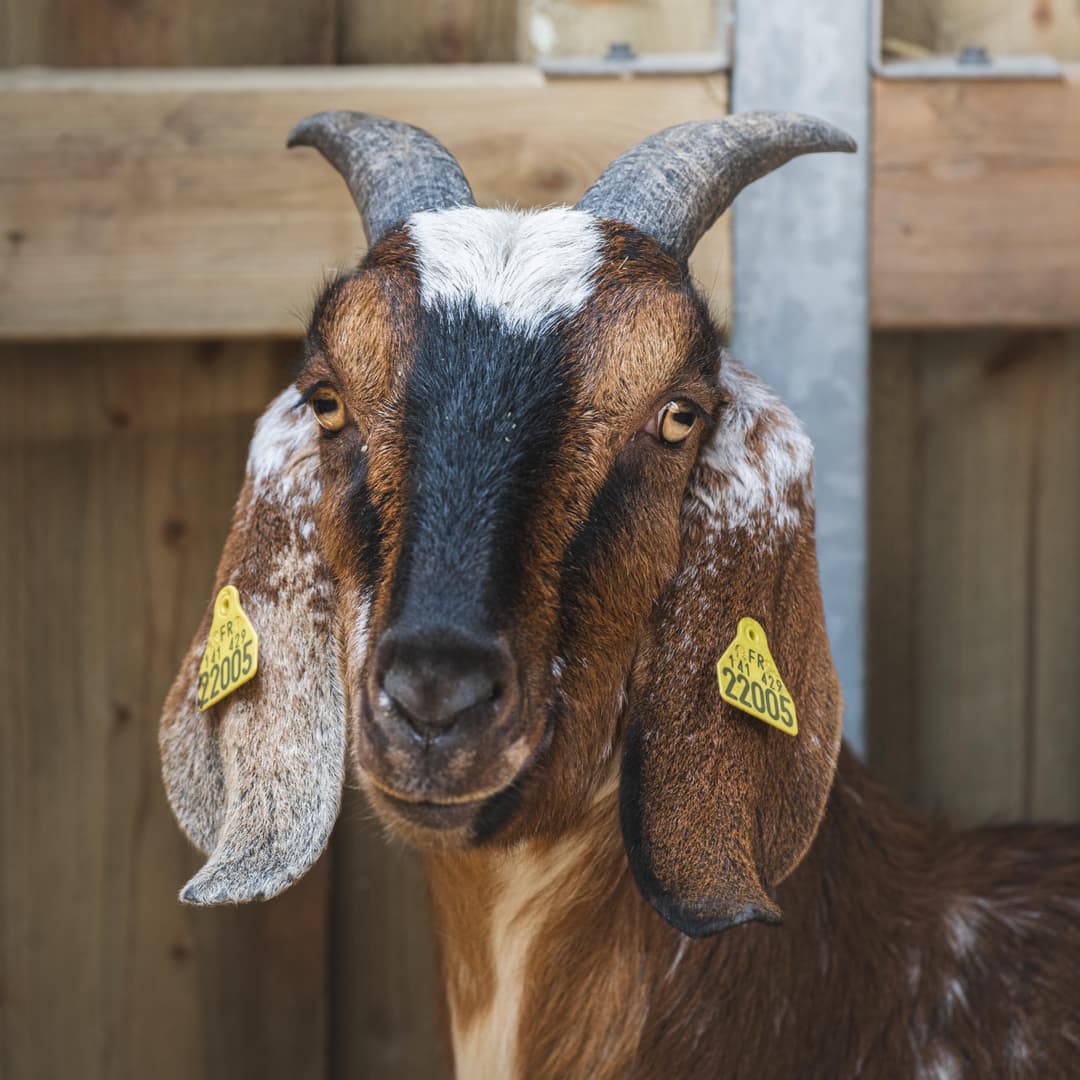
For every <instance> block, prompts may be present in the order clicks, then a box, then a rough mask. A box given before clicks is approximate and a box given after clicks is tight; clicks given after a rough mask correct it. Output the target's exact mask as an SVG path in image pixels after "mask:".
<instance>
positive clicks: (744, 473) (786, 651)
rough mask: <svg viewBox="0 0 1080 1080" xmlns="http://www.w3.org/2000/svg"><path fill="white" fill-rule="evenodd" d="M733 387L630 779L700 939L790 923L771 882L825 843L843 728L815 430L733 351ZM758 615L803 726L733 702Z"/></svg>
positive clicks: (652, 855) (638, 861) (631, 825)
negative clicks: (787, 728)
mask: <svg viewBox="0 0 1080 1080" xmlns="http://www.w3.org/2000/svg"><path fill="white" fill-rule="evenodd" d="M720 386H721V390H722V393H723V397H724V399H725V400H724V401H723V403H722V404H721V407H720V410H719V412H718V416H717V427H716V430H715V432H714V433H713V434H712V436H711V437H710V438H709V439H708V441H707V442H706V443H705V444H704V445H703V447H702V451H701V454H700V456H699V459H698V462H697V464H696V466H695V469H694V472H693V474H692V476H691V480H690V484H689V487H688V490H687V495H686V500H685V503H684V506H683V512H682V523H681V524H682V552H681V559H680V566H679V570H678V572H677V573H676V575H675V577H674V578H673V580H672V582H671V584H670V585H669V587H668V589H667V590H666V594H665V595H664V596H663V597H662V598H661V600H660V601H659V603H658V604H657V606H656V609H655V610H654V612H653V615H652V618H651V622H650V625H649V627H648V629H647V632H646V635H645V638H644V640H643V641H642V644H641V648H640V649H639V653H638V657H637V659H636V661H635V666H634V671H633V675H632V679H631V694H630V716H629V723H628V729H627V736H626V742H625V748H624V759H623V773H622V788H621V816H622V828H623V838H624V840H625V842H626V847H627V853H628V856H629V860H630V865H631V868H632V871H633V874H634V877H635V880H636V881H637V884H638V887H639V888H640V889H641V891H642V893H643V895H644V896H645V898H646V899H647V900H648V901H649V902H650V903H651V904H652V905H653V906H654V907H655V908H656V910H657V911H659V913H660V914H661V915H663V917H664V918H665V919H667V921H668V922H670V923H671V924H672V925H673V926H674V927H676V929H678V930H680V931H682V933H684V934H687V935H689V936H691V937H702V936H705V935H708V934H714V933H717V932H719V931H720V930H723V929H725V928H727V927H729V926H735V925H738V924H739V923H743V922H748V921H750V920H753V919H757V920H760V921H763V922H767V923H778V922H779V921H780V918H781V913H780V909H779V907H778V906H777V904H776V903H775V901H774V900H773V899H772V898H771V896H770V890H771V889H772V887H773V886H775V885H776V884H778V883H779V882H780V881H782V880H783V878H784V877H786V876H787V875H788V874H789V873H791V871H792V870H793V869H794V868H795V867H796V866H797V865H798V863H799V861H800V860H801V859H802V857H803V856H804V855H805V854H806V851H807V849H808V848H809V846H810V844H811V842H812V841H813V839H814V836H815V834H816V832H817V829H818V826H819V824H820V822H821V818H822V815H823V814H824V811H825V803H826V801H827V799H828V795H829V790H830V788H831V785H832V779H833V775H834V772H835V768H836V759H837V755H838V753H839V749H840V735H841V714H842V705H841V699H840V691H839V686H838V683H837V678H836V672H835V669H834V668H833V664H832V659H831V656H830V654H829V644H828V640H827V638H826V634H825V620H824V613H823V610H822V603H821V591H820V587H819V584H818V569H817V556H816V552H815V548H814V509H813V492H812V476H811V472H812V450H811V446H810V443H809V440H808V439H807V437H806V435H805V434H804V433H803V431H802V430H801V428H800V426H799V424H798V421H797V420H796V419H795V417H794V416H793V415H792V414H791V413H790V412H789V411H788V410H787V409H786V408H785V407H784V406H783V405H782V404H781V403H780V402H779V401H778V400H777V399H776V398H775V397H774V396H773V394H772V393H770V392H769V391H768V390H767V389H765V388H764V387H763V386H762V385H761V384H760V383H759V382H758V381H757V380H756V379H755V378H753V376H751V375H749V374H747V373H746V372H745V371H743V370H742V369H741V368H739V367H738V366H737V365H736V364H735V363H734V362H733V361H731V360H730V358H728V357H727V356H724V357H722V359H721V367H720ZM745 617H750V618H752V619H755V620H756V621H757V622H758V623H759V624H760V625H761V627H762V628H763V629H764V631H765V635H766V638H767V644H768V649H769V651H770V652H771V654H772V657H773V659H774V660H775V663H776V668H777V669H778V671H779V674H780V676H781V678H782V680H783V683H784V686H785V687H786V689H787V690H788V692H789V693H790V696H791V699H792V700H793V701H794V706H795V712H796V716H797V723H798V734H797V735H795V736H792V735H789V734H787V733H786V732H784V731H781V730H777V729H776V728H774V727H771V726H769V725H767V724H765V723H763V722H762V721H761V720H758V719H755V718H754V717H753V716H750V715H747V714H746V713H744V712H741V711H739V710H738V709H737V708H735V707H733V706H732V705H730V704H728V703H727V701H725V700H723V699H722V698H721V694H720V685H719V681H718V677H717V661H719V660H720V658H721V656H722V655H723V654H724V653H725V652H726V651H727V649H728V647H729V646H730V645H731V643H732V642H733V641H734V639H735V636H736V633H737V631H738V627H739V622H740V620H741V619H743V618H745Z"/></svg>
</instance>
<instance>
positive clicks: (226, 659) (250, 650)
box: [197, 585, 259, 712]
mask: <svg viewBox="0 0 1080 1080" xmlns="http://www.w3.org/2000/svg"><path fill="white" fill-rule="evenodd" d="M258 670H259V638H258V636H257V635H256V633H255V627H253V626H252V625H251V622H250V621H249V620H248V617H247V616H246V615H245V614H244V609H243V608H242V607H241V606H240V593H238V592H237V591H236V586H235V585H226V586H225V588H224V589H222V590H221V592H219V593H218V594H217V599H216V600H215V601H214V619H213V622H211V624H210V636H209V637H208V638H207V640H206V652H204V653H203V658H202V663H201V664H200V665H199V688H198V693H197V700H198V704H199V712H205V711H206V710H207V709H209V708H210V706H211V705H216V704H217V703H218V702H219V701H220V700H221V699H222V698H223V697H225V696H226V695H228V694H231V693H232V692H233V691H234V690H235V689H236V688H237V687H238V686H243V685H244V683H246V682H250V681H251V680H252V679H254V678H255V672H257V671H258Z"/></svg>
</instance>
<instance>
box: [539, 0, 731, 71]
mask: <svg viewBox="0 0 1080 1080" xmlns="http://www.w3.org/2000/svg"><path fill="white" fill-rule="evenodd" d="M732 7H733V4H732V0H605V2H604V3H597V2H596V0H522V2H521V9H522V10H521V18H520V25H521V30H520V38H521V42H520V46H519V49H520V55H521V56H522V57H531V58H536V59H544V58H547V57H566V56H589V57H600V56H604V55H605V54H606V53H607V51H608V48H609V47H610V46H611V45H612V44H613V43H615V42H624V43H626V44H627V45H629V46H630V47H631V48H633V49H634V51H635V52H638V53H685V52H708V51H712V50H717V51H719V52H722V53H725V54H726V53H727V52H728V48H727V38H728V31H729V26H730V20H731V16H732Z"/></svg>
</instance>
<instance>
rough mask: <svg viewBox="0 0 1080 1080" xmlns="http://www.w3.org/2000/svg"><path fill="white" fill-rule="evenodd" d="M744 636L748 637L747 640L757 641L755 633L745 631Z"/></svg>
mask: <svg viewBox="0 0 1080 1080" xmlns="http://www.w3.org/2000/svg"><path fill="white" fill-rule="evenodd" d="M746 636H747V637H748V638H749V639H750V640H751V641H757V634H756V633H755V632H754V631H753V630H747V631H746Z"/></svg>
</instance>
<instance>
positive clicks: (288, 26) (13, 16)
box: [0, 0, 335, 68]
mask: <svg viewBox="0 0 1080 1080" xmlns="http://www.w3.org/2000/svg"><path fill="white" fill-rule="evenodd" d="M5 5H6V7H7V12H6V17H5V19H4V22H3V23H2V24H0V25H2V26H3V27H4V33H3V36H2V38H0V42H2V43H0V64H7V65H9V66H15V65H18V64H45V65H50V66H55V67H73V66H78V67H106V68H107V67H166V66H170V65H174V64H177V65H179V64H184V65H189V66H192V67H205V66H211V65H215V64H235V65H241V64H243V65H246V64H320V63H329V62H331V61H333V59H334V31H335V22H334V12H335V4H334V0H304V2H303V3H298V4H281V3H277V2H276V0H244V2H243V3H242V4H228V3H226V4H223V3H220V2H219V0H183V3H182V4H177V3H175V0H139V2H138V3H108V2H107V0H5ZM5 5H0V15H2V14H5V13H4V6H5Z"/></svg>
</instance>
